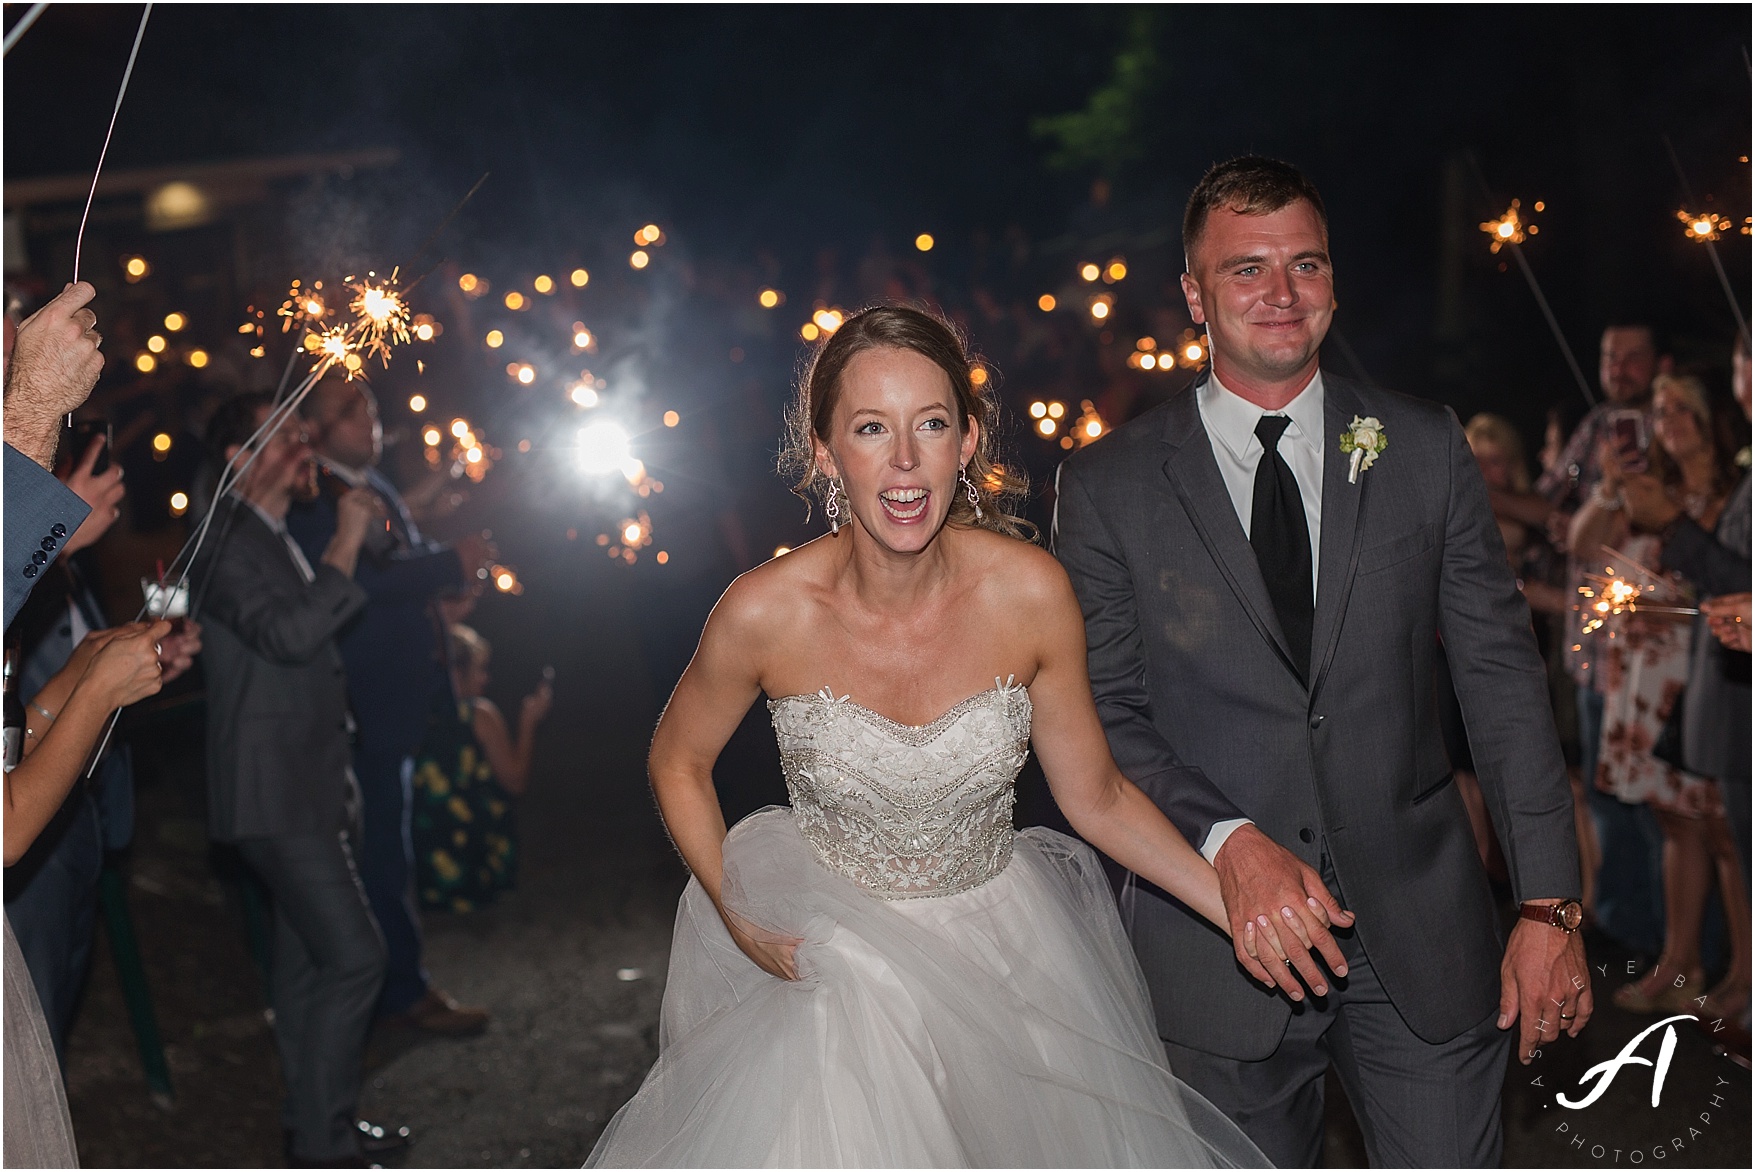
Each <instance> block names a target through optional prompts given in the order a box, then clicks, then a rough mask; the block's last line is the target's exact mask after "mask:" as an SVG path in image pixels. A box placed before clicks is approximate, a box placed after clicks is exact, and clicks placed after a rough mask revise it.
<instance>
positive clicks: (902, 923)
mask: <svg viewBox="0 0 1755 1172" xmlns="http://www.w3.org/2000/svg"><path fill="white" fill-rule="evenodd" d="M724 895H725V899H726V903H727V906H728V907H730V908H731V909H732V911H734V912H735V913H737V914H739V915H741V916H743V917H744V918H746V919H747V920H749V921H751V922H752V923H754V924H757V925H760V926H761V927H762V928H764V929H766V930H769V931H773V932H775V933H777V934H779V935H784V936H792V937H798V938H801V939H802V940H803V943H802V944H801V945H800V946H799V948H798V952H797V959H798V967H799V974H800V976H799V979H798V980H796V981H782V980H778V979H776V978H774V977H771V976H769V975H768V974H767V973H764V972H763V971H762V970H761V969H759V968H757V967H756V966H755V964H753V963H752V962H751V961H750V960H749V958H747V957H746V956H744V954H743V953H742V952H741V951H740V950H739V949H738V947H737V945H736V944H735V943H733V942H732V939H731V936H730V934H729V933H728V932H727V931H726V929H725V926H724V923H723V922H722V921H721V920H720V918H719V915H718V913H717V912H716V911H715V910H714V908H713V905H712V902H711V901H710V900H708V898H707V897H706V894H705V893H704V892H703V891H702V890H701V888H700V887H699V885H698V884H696V883H695V882H693V881H690V883H689V886H688V889H687V890H686V891H684V893H683V897H682V901H681V904H680V906H679V908H678V910H677V918H676V932H675V937H674V939H673V942H672V945H671V954H670V973H669V978H668V982H669V983H668V984H667V985H666V987H665V993H664V1010H663V1018H662V1022H661V1025H660V1033H659V1057H658V1061H657V1063H656V1064H655V1065H654V1066H653V1067H652V1070H651V1073H650V1074H648V1075H647V1077H646V1081H645V1083H644V1085H642V1087H641V1088H640V1091H639V1093H638V1094H637V1095H636V1096H635V1097H634V1098H633V1099H632V1100H631V1101H630V1102H629V1103H628V1104H627V1105H626V1106H625V1107H623V1108H622V1110H621V1111H620V1112H619V1113H617V1115H616V1117H615V1118H614V1119H613V1120H611V1121H610V1124H609V1127H608V1128H607V1129H606V1130H605V1131H604V1133H603V1136H602V1138H601V1139H600V1140H599V1141H598V1144H597V1147H596V1148H595V1149H594V1150H593V1151H592V1153H591V1158H590V1160H589V1161H588V1163H587V1166H588V1167H591V1166H605V1167H624V1166H671V1167H677V1166H720V1167H1044V1166H1049V1167H1074V1166H1155V1167H1265V1166H1266V1161H1265V1159H1264V1158H1263V1157H1262V1155H1261V1153H1260V1152H1259V1151H1258V1150H1257V1149H1256V1148H1255V1146H1254V1145H1253V1144H1251V1143H1250V1141H1249V1140H1248V1139H1247V1138H1246V1137H1245V1136H1244V1135H1243V1133H1242V1132H1241V1131H1239V1130H1238V1128H1237V1127H1236V1125H1234V1124H1233V1123H1231V1122H1230V1121H1229V1120H1228V1119H1226V1118H1225V1117H1224V1116H1223V1115H1222V1114H1220V1113H1219V1111H1218V1110H1217V1109H1215V1108H1214V1107H1212V1106H1211V1105H1210V1104H1209V1103H1207V1102H1206V1100H1204V1099H1202V1098H1201V1097H1200V1096H1199V1095H1197V1094H1195V1093H1194V1092H1193V1091H1191V1090H1189V1089H1188V1087H1186V1086H1185V1085H1183V1084H1182V1083H1180V1082H1179V1081H1177V1079H1176V1078H1175V1076H1173V1075H1172V1074H1171V1073H1170V1070H1169V1068H1168V1066H1167V1065H1166V1063H1165V1059H1164V1047H1163V1043H1162V1042H1161V1041H1160V1040H1159V1038H1158V1035H1157V1030H1156V1028H1155V1026H1154V1024H1153V1019H1152V1011H1151V1006H1150V1002H1149V1001H1148V999H1147V993H1146V988H1145V982H1144V979H1143V978H1142V976H1141V975H1140V971H1139V965H1138V962H1137V961H1135V959H1134V956H1133V952H1132V949H1131V948H1130V947H1129V945H1128V942H1127V939H1126V937H1125V936H1124V935H1123V933H1122V929H1121V923H1120V921H1119V919H1118V918H1117V916H1116V912H1115V905H1114V902H1113V900H1112V899H1111V897H1110V892H1109V887H1108V884H1107V882H1106V880H1105V879H1104V877H1103V873H1102V870H1101V868H1100V865H1099V864H1098V862H1097V858H1096V856H1095V855H1094V854H1093V853H1092V852H1091V850H1090V849H1089V848H1088V847H1086V846H1084V845H1083V844H1081V843H1078V842H1076V841H1074V840H1072V839H1070V838H1067V837H1066V836H1065V835H1062V834H1057V833H1055V832H1054V831H1051V830H1046V829H1042V828H1039V827H1038V828H1032V829H1029V830H1025V831H1023V832H1022V833H1021V834H1019V835H1018V837H1017V840H1016V845H1015V847H1014V851H1013V855H1012V860H1011V863H1010V865H1009V866H1007V867H1006V869H1005V870H1004V871H1003V872H1001V873H1000V874H999V875H998V876H996V877H995V878H993V879H992V880H990V881H989V882H987V883H986V884H984V885H982V886H980V887H977V888H974V889H973V890H970V891H965V892H961V893H959V894H956V895H950V896H943V897H937V898H922V899H905V900H884V899H878V898H875V897H873V896H872V895H870V894H868V893H867V892H865V891H864V890H863V889H862V888H860V887H858V886H856V885H854V884H853V883H851V882H850V881H848V880H846V879H844V878H842V877H841V876H839V875H837V874H835V873H834V872H832V871H830V870H829V869H828V868H826V867H824V866H823V865H822V864H821V863H819V862H818V861H817V858H816V856H815V855H814V854H813V853H812V851H811V849H810V847H809V845H808V844H806V843H805V842H804V840H803V839H802V838H801V837H800V836H799V834H798V831H797V829H796V827H795V826H794V824H793V820H792V812H791V811H790V810H789V809H785V808H770V809H767V810H763V811H761V812H759V813H757V814H753V815H751V816H750V817H749V818H746V819H745V820H744V821H742V822H740V823H739V824H738V825H737V826H736V827H735V828H734V829H733V830H732V831H731V834H730V836H729V837H728V838H727V839H726V844H725V888H724Z"/></svg>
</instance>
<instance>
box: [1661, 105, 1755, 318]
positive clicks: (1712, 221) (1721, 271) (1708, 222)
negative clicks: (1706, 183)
mask: <svg viewBox="0 0 1755 1172" xmlns="http://www.w3.org/2000/svg"><path fill="white" fill-rule="evenodd" d="M1664 149H1665V150H1666V151H1668V152H1669V154H1670V166H1672V167H1674V168H1675V170H1676V179H1677V181H1678V182H1680V183H1681V184H1682V195H1683V196H1684V197H1685V198H1686V199H1687V200H1688V203H1689V204H1690V205H1693V203H1694V188H1693V186H1692V185H1691V184H1690V183H1689V182H1688V173H1687V172H1686V171H1684V170H1682V159H1681V156H1679V155H1677V154H1676V144H1675V143H1673V142H1671V141H1670V136H1669V135H1667V134H1666V135H1664ZM1676 218H1677V219H1679V220H1681V221H1682V223H1684V224H1685V225H1687V228H1686V233H1687V236H1688V239H1690V240H1698V241H1699V242H1700V243H1702V244H1704V245H1706V255H1707V256H1708V257H1710V258H1711V259H1712V271H1713V272H1715V273H1717V274H1718V283H1719V287H1720V288H1722V289H1723V290H1724V291H1725V300H1726V301H1728V302H1730V305H1731V315H1732V316H1733V317H1735V318H1736V319H1737V332H1738V333H1739V334H1742V335H1743V341H1744V342H1745V343H1747V342H1748V341H1749V322H1748V319H1746V318H1745V317H1744V316H1743V304H1742V302H1740V301H1738V300H1737V293H1736V290H1734V289H1732V288H1731V279H1730V277H1728V276H1726V275H1725V265H1724V262H1723V261H1722V260H1720V259H1719V258H1718V245H1717V244H1716V243H1715V241H1717V240H1718V237H1719V232H1720V231H1721V230H1722V231H1726V232H1728V231H1730V230H1731V226H1732V225H1731V221H1730V220H1728V219H1726V218H1725V217H1723V216H1719V215H1715V214H1714V213H1712V212H1706V213H1703V214H1701V215H1695V214H1693V213H1690V212H1688V211H1679V212H1677V213H1676ZM1743 231H1744V232H1745V233H1747V232H1748V231H1749V229H1748V228H1747V227H1745V228H1744V229H1743Z"/></svg>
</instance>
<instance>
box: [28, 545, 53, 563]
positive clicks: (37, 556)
mask: <svg viewBox="0 0 1755 1172" xmlns="http://www.w3.org/2000/svg"><path fill="white" fill-rule="evenodd" d="M30 560H31V561H33V562H35V563H36V564H37V565H39V566H41V565H47V564H48V561H49V555H48V554H46V553H44V552H43V551H42V550H40V549H33V550H31V552H30Z"/></svg>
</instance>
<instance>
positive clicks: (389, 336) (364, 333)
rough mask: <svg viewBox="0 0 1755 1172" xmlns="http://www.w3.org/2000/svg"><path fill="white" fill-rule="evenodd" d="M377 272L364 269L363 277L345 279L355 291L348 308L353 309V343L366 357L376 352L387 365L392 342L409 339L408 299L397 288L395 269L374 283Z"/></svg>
mask: <svg viewBox="0 0 1755 1172" xmlns="http://www.w3.org/2000/svg"><path fill="white" fill-rule="evenodd" d="M376 276H377V274H376V273H367V274H366V275H365V278H364V279H363V280H358V281H356V280H354V279H353V278H352V277H349V278H348V279H347V287H348V289H349V290H350V291H352V292H353V293H354V295H355V296H354V299H353V301H352V302H351V303H350V304H349V306H348V308H349V309H351V310H353V313H354V327H353V328H354V333H355V344H356V346H357V347H358V349H359V350H360V351H361V352H362V353H364V354H365V356H366V357H367V358H371V357H374V356H376V357H377V358H378V359H379V361H381V362H382V363H383V364H384V365H385V366H386V367H387V366H389V365H390V348H391V345H392V344H393V343H394V344H400V343H403V342H406V341H408V340H409V332H408V326H409V320H410V318H409V312H408V303H407V302H405V301H404V300H403V299H402V292H401V291H400V290H399V289H397V288H396V273H394V272H392V273H391V274H390V276H389V278H388V279H387V280H385V281H383V282H382V283H374V281H373V278H374V277H376Z"/></svg>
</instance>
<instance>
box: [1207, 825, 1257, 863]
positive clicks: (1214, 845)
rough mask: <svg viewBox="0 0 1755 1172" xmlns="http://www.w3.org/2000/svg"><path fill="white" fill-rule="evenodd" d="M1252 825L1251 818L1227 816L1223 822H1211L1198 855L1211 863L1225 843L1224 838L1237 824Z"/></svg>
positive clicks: (1228, 835)
mask: <svg viewBox="0 0 1755 1172" xmlns="http://www.w3.org/2000/svg"><path fill="white" fill-rule="evenodd" d="M1253 825H1255V819H1253V818H1227V819H1225V820H1224V821H1223V822H1215V823H1213V828H1212V829H1211V830H1209V831H1207V840H1206V841H1205V842H1203V843H1201V845H1200V857H1201V858H1203V859H1205V860H1206V861H1207V862H1208V863H1211V862H1212V861H1213V860H1214V859H1215V858H1217V857H1218V855H1219V848H1220V847H1222V846H1224V845H1225V840H1226V839H1227V838H1230V837H1231V832H1232V831H1234V830H1236V829H1237V828H1238V827H1239V826H1253Z"/></svg>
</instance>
